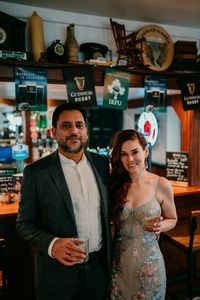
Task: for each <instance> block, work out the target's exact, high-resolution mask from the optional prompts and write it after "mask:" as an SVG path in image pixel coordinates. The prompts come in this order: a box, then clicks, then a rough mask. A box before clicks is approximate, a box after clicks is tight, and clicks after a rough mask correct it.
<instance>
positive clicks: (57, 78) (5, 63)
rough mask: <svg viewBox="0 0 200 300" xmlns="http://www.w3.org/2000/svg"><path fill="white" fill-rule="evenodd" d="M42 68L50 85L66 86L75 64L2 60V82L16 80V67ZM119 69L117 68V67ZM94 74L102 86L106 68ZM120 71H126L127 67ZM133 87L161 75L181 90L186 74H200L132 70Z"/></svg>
mask: <svg viewBox="0 0 200 300" xmlns="http://www.w3.org/2000/svg"><path fill="white" fill-rule="evenodd" d="M77 65H78V66H80V68H81V67H82V66H85V65H84V64H76V66H77ZM20 66H21V67H41V68H45V69H46V70H47V81H48V83H54V84H64V78H63V69H64V68H70V67H73V66H74V64H54V63H35V62H29V61H15V60H4V59H0V81H8V82H12V81H14V78H15V67H20ZM116 68H117V67H116ZM92 69H93V73H94V82H95V85H96V86H102V85H103V81H104V69H105V67H100V66H92ZM118 69H122V70H126V69H125V67H123V68H120V67H118ZM128 71H130V72H131V74H132V76H131V87H143V86H144V76H145V75H153V74H157V75H158V74H160V75H165V76H166V77H167V86H168V89H180V88H179V83H178V81H179V78H180V77H182V76H184V75H185V74H196V73H198V74H199V73H200V72H197V71H196V72H195V71H163V72H154V71H151V70H148V69H131V70H128Z"/></svg>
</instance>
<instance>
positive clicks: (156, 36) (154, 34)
mask: <svg viewBox="0 0 200 300" xmlns="http://www.w3.org/2000/svg"><path fill="white" fill-rule="evenodd" d="M136 38H137V39H141V38H144V41H143V42H142V48H143V49H142V50H143V52H142V58H143V64H144V66H148V68H149V69H150V70H153V71H164V70H166V69H167V68H169V67H170V65H171V64H172V61H173V58H174V44H173V42H172V39H171V37H170V36H169V34H168V33H167V31H165V30H164V29H163V28H162V27H160V26H158V25H147V26H144V27H142V28H141V29H140V30H139V31H138V33H137V36H136Z"/></svg>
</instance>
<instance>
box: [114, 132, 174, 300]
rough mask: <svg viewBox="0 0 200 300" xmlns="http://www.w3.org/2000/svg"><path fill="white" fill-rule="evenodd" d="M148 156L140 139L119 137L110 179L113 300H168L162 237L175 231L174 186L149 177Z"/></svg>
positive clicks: (138, 135)
mask: <svg viewBox="0 0 200 300" xmlns="http://www.w3.org/2000/svg"><path fill="white" fill-rule="evenodd" d="M148 154H149V150H148V145H147V142H146V140H145V138H144V137H143V135H142V134H141V133H139V132H137V131H136V130H123V131H121V132H120V133H118V134H117V136H116V139H115V143H114V145H113V150H112V155H111V156H112V157H111V166H112V171H111V175H110V199H111V218H112V219H111V221H112V223H113V225H114V226H115V238H114V256H113V269H112V278H111V299H112V300H136V299H144V300H158V299H159V300H161V299H162V300H164V299H165V289H166V275H165V265H164V260H163V256H162V254H161V251H160V248H159V245H158V237H159V235H160V233H161V232H164V231H168V230H170V229H172V228H173V227H174V226H175V225H176V222H177V215H176V208H175V204H174V197H173V191H172V188H171V185H170V183H169V181H168V180H167V179H166V178H164V177H159V176H157V175H155V174H153V173H150V172H148V171H147V157H148ZM152 218H154V219H152Z"/></svg>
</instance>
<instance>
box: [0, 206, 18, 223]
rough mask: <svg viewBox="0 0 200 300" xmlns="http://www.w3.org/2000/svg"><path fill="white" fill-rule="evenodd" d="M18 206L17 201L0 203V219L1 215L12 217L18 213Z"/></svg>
mask: <svg viewBox="0 0 200 300" xmlns="http://www.w3.org/2000/svg"><path fill="white" fill-rule="evenodd" d="M18 207H19V203H18V202H14V203H9V204H6V203H0V219H2V218H3V217H6V218H7V217H14V216H16V215H17V213H18Z"/></svg>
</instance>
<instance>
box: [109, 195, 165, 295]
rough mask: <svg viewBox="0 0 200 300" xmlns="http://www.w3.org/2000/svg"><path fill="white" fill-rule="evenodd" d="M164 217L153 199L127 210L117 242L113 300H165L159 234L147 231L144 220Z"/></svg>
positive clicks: (125, 209) (114, 262) (113, 275)
mask: <svg viewBox="0 0 200 300" xmlns="http://www.w3.org/2000/svg"><path fill="white" fill-rule="evenodd" d="M160 214H161V208H160V205H159V203H158V201H157V200H156V192H155V195H154V197H153V198H152V199H150V200H149V201H148V202H147V203H145V204H144V205H141V206H139V207H137V208H134V209H129V208H127V207H124V209H123V212H122V215H121V224H122V225H121V230H120V232H119V233H118V237H117V239H116V241H115V247H114V257H113V266H112V267H113V269H112V279H111V299H112V300H138V299H142V300H164V299H165V289H166V274H165V264H164V260H163V256H162V253H161V251H160V248H159V245H158V241H157V239H156V235H155V233H153V232H148V231H145V230H144V229H143V223H144V218H145V217H147V216H155V215H160Z"/></svg>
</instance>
